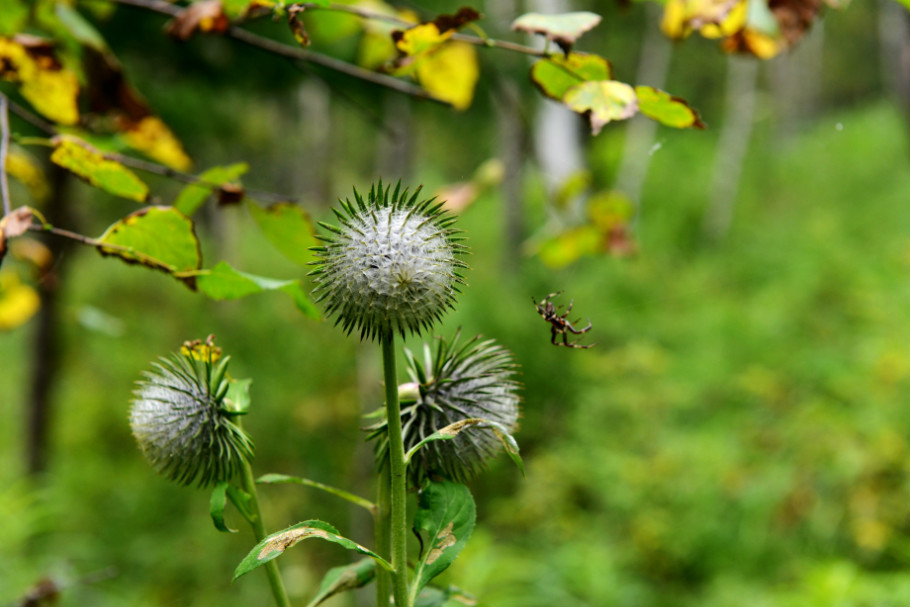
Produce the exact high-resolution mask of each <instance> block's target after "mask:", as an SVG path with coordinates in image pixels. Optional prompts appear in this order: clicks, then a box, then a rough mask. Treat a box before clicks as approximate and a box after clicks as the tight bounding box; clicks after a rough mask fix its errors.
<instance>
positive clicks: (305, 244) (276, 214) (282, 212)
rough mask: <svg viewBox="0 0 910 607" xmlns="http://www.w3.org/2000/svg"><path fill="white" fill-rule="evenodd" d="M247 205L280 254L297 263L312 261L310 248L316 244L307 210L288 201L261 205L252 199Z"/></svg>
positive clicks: (314, 231)
mask: <svg viewBox="0 0 910 607" xmlns="http://www.w3.org/2000/svg"><path fill="white" fill-rule="evenodd" d="M248 206H249V209H250V214H251V215H252V216H253V219H254V220H256V224H257V225H258V226H259V229H260V230H262V233H263V234H265V237H266V238H267V239H268V240H269V242H271V243H272V245H274V246H275V248H276V249H278V251H280V252H281V254H282V255H284V256H285V257H287V258H288V259H290V260H291V261H293V262H296V263H299V264H300V265H307V264H309V263H310V262H311V261H313V259H314V254H313V252H312V251H310V247H314V246H316V245H317V244H318V241H317V240H316V230H315V229H314V228H313V221H312V220H311V219H310V216H309V215H308V214H307V212H306V211H304V210H303V209H302V208H300V207H299V206H297V205H295V204H292V203H290V202H279V203H278V204H273V205H271V206H269V207H261V206H259V205H258V204H256V203H254V202H252V201H251V202H250V203H249V204H248Z"/></svg>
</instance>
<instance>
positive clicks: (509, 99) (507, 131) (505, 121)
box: [496, 79, 528, 271]
mask: <svg viewBox="0 0 910 607" xmlns="http://www.w3.org/2000/svg"><path fill="white" fill-rule="evenodd" d="M498 89H499V95H498V96H497V99H496V121H497V123H498V127H499V132H498V136H499V155H500V157H501V158H502V162H503V167H504V170H503V179H502V186H501V188H502V201H503V208H502V212H503V237H504V241H505V246H504V249H503V263H504V265H505V268H506V270H509V271H511V270H515V269H517V268H518V264H519V262H520V259H521V243H522V242H523V241H524V238H525V225H524V204H523V200H524V193H523V190H522V185H523V184H522V182H523V181H524V163H525V159H526V155H525V150H527V144H528V131H527V128H526V127H525V123H524V120H522V114H521V102H520V95H519V93H518V87H517V86H516V85H515V83H514V82H511V81H508V80H504V79H503V80H501V81H500V83H499V87H498Z"/></svg>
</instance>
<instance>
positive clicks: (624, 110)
mask: <svg viewBox="0 0 910 607" xmlns="http://www.w3.org/2000/svg"><path fill="white" fill-rule="evenodd" d="M563 101H564V102H565V104H566V105H568V106H569V107H570V108H571V109H573V110H574V111H576V112H578V113H579V114H584V115H586V116H587V117H588V120H589V122H590V123H591V132H592V134H594V135H597V134H598V133H600V130H601V129H602V128H603V126H604V125H605V124H607V123H608V122H610V121H612V120H625V119H626V118H631V117H632V116H634V115H635V112H636V111H637V109H638V100H637V98H636V97H635V89H633V88H632V87H631V86H629V85H628V84H626V83H625V82H619V81H617V80H597V81H591V82H582V83H581V84H577V85H575V86H573V87H572V88H570V89H569V90H568V91H566V94H565V96H564V97H563Z"/></svg>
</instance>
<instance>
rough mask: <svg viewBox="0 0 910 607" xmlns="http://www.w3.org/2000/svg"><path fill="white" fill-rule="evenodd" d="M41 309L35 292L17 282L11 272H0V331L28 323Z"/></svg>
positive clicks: (16, 276)
mask: <svg viewBox="0 0 910 607" xmlns="http://www.w3.org/2000/svg"><path fill="white" fill-rule="evenodd" d="M40 307H41V298H40V297H39V296H38V293H37V291H35V289H33V288H32V287H30V286H29V285H27V284H23V283H22V282H21V281H20V280H19V275H18V274H16V273H15V272H13V271H5V272H0V331H9V330H11V329H15V328H16V327H18V326H21V325H23V324H25V323H26V322H28V320H29V319H30V318H31V317H32V316H34V315H35V313H36V312H37V311H38V309H39V308H40Z"/></svg>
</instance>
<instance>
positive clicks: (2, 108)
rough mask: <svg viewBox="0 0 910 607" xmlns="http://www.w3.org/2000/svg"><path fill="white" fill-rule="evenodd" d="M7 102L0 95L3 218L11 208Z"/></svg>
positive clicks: (0, 177) (0, 94)
mask: <svg viewBox="0 0 910 607" xmlns="http://www.w3.org/2000/svg"><path fill="white" fill-rule="evenodd" d="M7 109H8V100H7V98H6V95H4V94H3V93H0V199H2V200H3V216H4V217H6V216H7V215H9V212H10V210H12V206H11V205H10V200H9V184H8V183H7V181H6V153H7V150H8V149H9V115H8V114H7Z"/></svg>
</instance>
